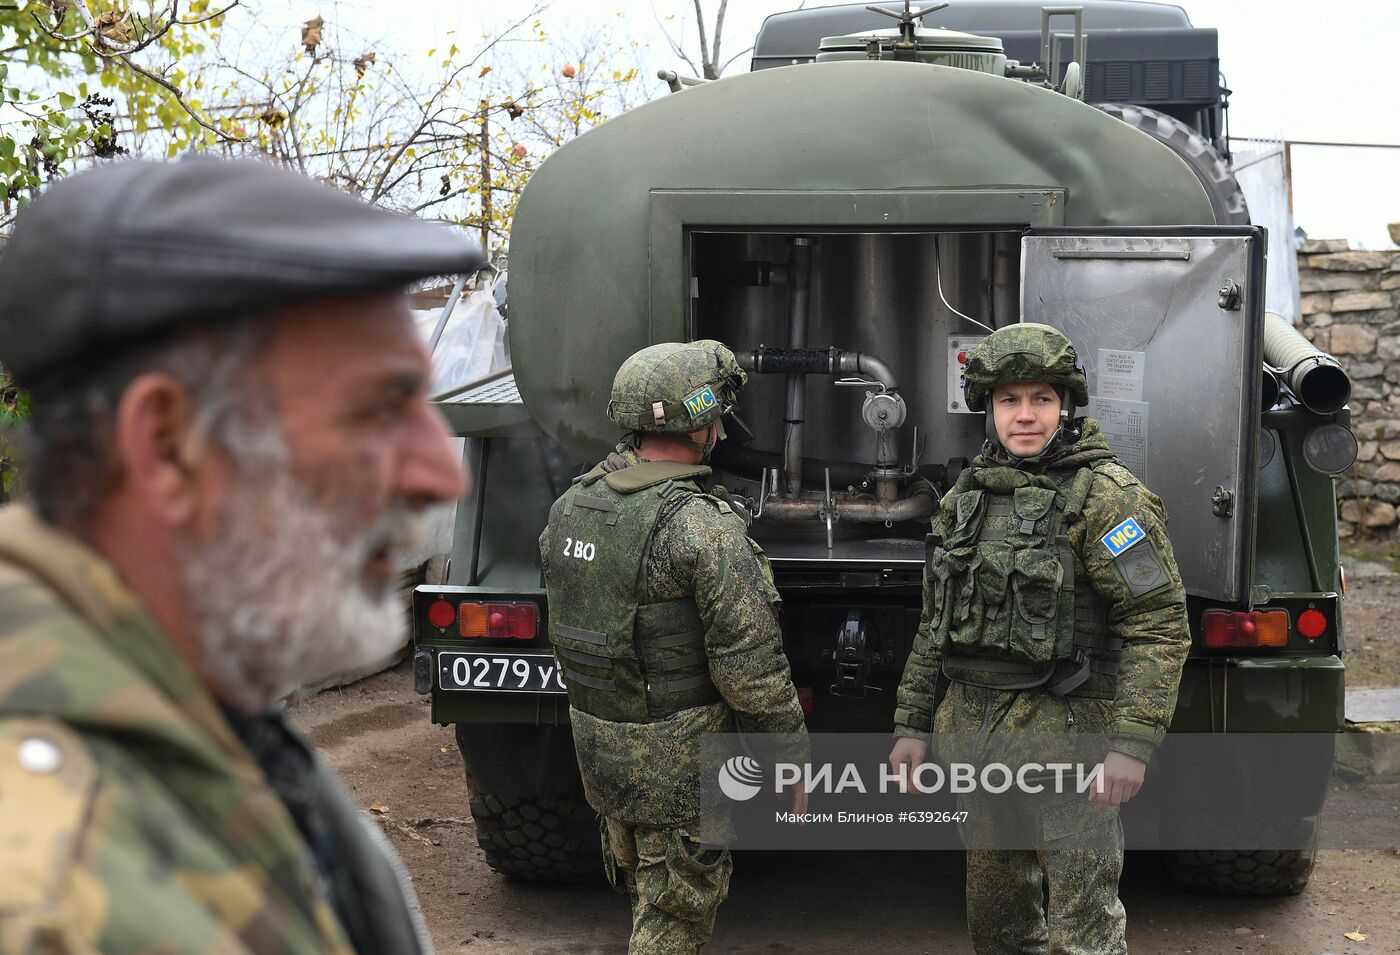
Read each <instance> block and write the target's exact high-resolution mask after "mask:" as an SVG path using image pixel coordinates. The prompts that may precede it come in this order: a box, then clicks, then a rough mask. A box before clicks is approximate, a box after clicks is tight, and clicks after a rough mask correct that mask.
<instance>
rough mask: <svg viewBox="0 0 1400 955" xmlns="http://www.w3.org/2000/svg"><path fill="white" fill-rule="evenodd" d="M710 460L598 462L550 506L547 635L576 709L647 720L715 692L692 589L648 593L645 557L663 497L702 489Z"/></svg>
mask: <svg viewBox="0 0 1400 955" xmlns="http://www.w3.org/2000/svg"><path fill="white" fill-rule="evenodd" d="M708 473H709V468H707V467H703V466H697V465H681V464H674V463H671V462H645V463H643V464H639V465H634V466H632V467H629V468H623V469H621V470H617V471H613V472H611V473H609V472H607V471H605V470H604V468H603V466H602V465H600V466H599V467H597V468H594V469H593V470H592V471H590V472H589V473H588V474H586V475H584V477H583V478H582V479H580V480H579V482H578V483H577V484H575V485H574V486H573V487H571V488H570V489H569V490H568V491H566V492H565V493H564V495H563V497H561V498H560V499H559V500H558V501H556V502H555V503H554V506H553V508H552V509H551V510H550V515H549V524H550V529H551V530H550V541H551V546H553V547H554V553H552V554H550V555H549V568H550V572H549V579H548V581H547V587H548V600H549V618H550V619H549V638H550V641H551V642H552V643H553V644H554V652H555V655H556V656H557V657H558V659H559V665H560V669H561V671H562V673H563V677H564V685H565V687H566V688H567V689H568V693H569V703H570V705H571V706H573V707H574V708H575V709H577V710H579V711H581V712H583V713H587V714H589V715H591V716H595V717H599V718H600V719H604V720H610V721H613V722H618V723H651V722H656V721H659V720H664V719H666V718H668V717H671V716H673V715H675V714H676V713H679V712H680V711H682V710H686V709H690V708H692V707H697V706H704V705H705V704H708V703H713V702H715V701H717V700H718V699H719V693H718V691H716V689H715V687H714V684H713V683H712V682H711V681H710V676H709V664H708V661H707V660H706V657H705V645H704V624H703V623H702V621H701V619H700V613H699V610H698V608H697V607H696V605H695V600H694V599H693V598H691V597H682V598H680V599H677V600H667V601H661V602H656V603H651V602H648V600H647V580H646V565H647V557H648V554H649V553H650V550H651V542H652V538H653V536H654V535H655V533H656V524H657V519H658V518H659V517H660V515H661V510H662V506H663V505H665V504H666V503H667V502H668V501H672V499H673V498H674V497H675V496H676V495H686V496H689V495H692V494H698V493H700V489H699V487H698V486H697V485H696V484H695V483H694V479H695V478H696V477H699V476H702V475H704V474H708Z"/></svg>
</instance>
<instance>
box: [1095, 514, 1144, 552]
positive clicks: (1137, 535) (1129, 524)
mask: <svg viewBox="0 0 1400 955" xmlns="http://www.w3.org/2000/svg"><path fill="white" fill-rule="evenodd" d="M1145 537H1147V532H1146V531H1145V530H1143V529H1142V525H1141V524H1139V523H1138V522H1137V521H1136V520H1135V519H1134V518H1131V517H1130V518H1128V519H1127V520H1126V521H1124V522H1123V523H1121V524H1119V525H1118V526H1117V527H1115V528H1114V529H1113V530H1111V531H1109V532H1108V533H1107V534H1105V535H1103V536H1102V537H1100V538H1099V543H1101V544H1103V546H1104V547H1106V548H1108V553H1109V555H1110V556H1112V557H1117V556H1118V555H1119V554H1121V553H1123V551H1125V550H1127V549H1128V548H1129V547H1132V546H1133V545H1134V544H1136V543H1137V542H1138V541H1140V540H1143V539H1144V538H1145Z"/></svg>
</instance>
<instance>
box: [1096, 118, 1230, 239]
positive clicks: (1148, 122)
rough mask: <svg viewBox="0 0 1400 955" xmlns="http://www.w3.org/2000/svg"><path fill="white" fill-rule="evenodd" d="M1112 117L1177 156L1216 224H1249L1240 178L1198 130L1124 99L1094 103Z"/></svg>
mask: <svg viewBox="0 0 1400 955" xmlns="http://www.w3.org/2000/svg"><path fill="white" fill-rule="evenodd" d="M1093 105H1094V106H1095V107H1096V108H1098V109H1101V110H1103V111H1104V112H1105V113H1107V114H1108V115H1110V116H1112V117H1114V118H1115V119H1119V120H1122V121H1123V122H1125V123H1127V124H1128V125H1129V126H1133V127H1136V128H1137V129H1140V130H1142V132H1144V133H1146V134H1147V135H1149V136H1151V137H1152V138H1153V139H1155V140H1157V141H1158V142H1159V143H1161V144H1162V145H1164V146H1166V147H1167V148H1168V149H1170V150H1171V151H1172V152H1174V153H1176V154H1177V155H1178V156H1180V157H1181V158H1182V159H1183V160H1184V161H1185V162H1186V165H1188V166H1190V167H1191V171H1192V172H1194V173H1195V174H1196V178H1197V179H1199V180H1200V181H1201V185H1202V186H1203V187H1205V190H1206V195H1207V196H1209V197H1210V207H1211V209H1212V210H1214V212H1215V224H1216V225H1249V206H1248V205H1246V203H1245V201H1244V192H1243V191H1242V190H1241V189H1240V184H1239V180H1237V179H1236V178H1235V174H1234V172H1232V171H1231V169H1230V166H1229V164H1228V163H1227V162H1225V160H1224V159H1222V158H1220V154H1219V153H1217V152H1216V151H1215V147H1213V146H1211V144H1210V141H1209V140H1207V139H1206V138H1205V137H1204V136H1202V135H1201V134H1200V133H1198V132H1196V131H1195V130H1194V129H1192V128H1191V127H1190V126H1187V125H1186V124H1185V123H1183V122H1182V121H1181V120H1179V119H1177V118H1175V117H1174V116H1168V115H1167V114H1166V113H1159V112H1158V111H1157V110H1155V109H1148V108H1147V107H1145V106H1132V105H1129V104H1127V103H1095V104H1093Z"/></svg>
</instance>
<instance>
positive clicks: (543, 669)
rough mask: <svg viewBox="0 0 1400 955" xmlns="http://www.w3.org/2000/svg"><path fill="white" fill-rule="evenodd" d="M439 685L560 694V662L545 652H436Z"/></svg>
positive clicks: (491, 690)
mask: <svg viewBox="0 0 1400 955" xmlns="http://www.w3.org/2000/svg"><path fill="white" fill-rule="evenodd" d="M437 671H438V687H439V688H441V689H444V690H477V691H481V692H487V693H563V692H564V679H563V677H562V676H561V675H560V673H559V663H558V661H556V660H555V659H554V656H553V655H552V654H548V653H508V652H502V653H491V652H482V653H439V654H438V655H437Z"/></svg>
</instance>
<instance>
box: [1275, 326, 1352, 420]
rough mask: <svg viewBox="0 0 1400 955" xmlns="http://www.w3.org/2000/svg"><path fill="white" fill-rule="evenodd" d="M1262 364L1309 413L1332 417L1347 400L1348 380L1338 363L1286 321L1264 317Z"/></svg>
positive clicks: (1349, 393)
mask: <svg viewBox="0 0 1400 955" xmlns="http://www.w3.org/2000/svg"><path fill="white" fill-rule="evenodd" d="M1264 361H1265V362H1267V363H1268V364H1269V365H1272V366H1273V367H1274V368H1277V369H1278V370H1279V375H1280V376H1281V377H1282V378H1283V381H1284V383H1285V384H1286V385H1288V387H1289V389H1290V390H1291V391H1292V392H1293V394H1294V395H1296V396H1297V398H1298V400H1299V401H1301V402H1302V403H1303V406H1304V407H1305V408H1307V409H1308V410H1309V411H1313V412H1316V413H1317V414H1332V413H1333V412H1335V411H1340V410H1341V409H1342V407H1343V406H1344V405H1346V403H1347V399H1348V398H1350V397H1351V378H1350V377H1349V376H1348V375H1347V373H1346V371H1344V370H1343V369H1342V365H1341V362H1339V361H1337V359H1335V358H1333V357H1332V356H1331V355H1329V354H1327V353H1326V352H1324V351H1323V350H1322V349H1320V348H1318V347H1317V346H1316V345H1314V344H1313V343H1312V342H1310V341H1308V340H1307V339H1306V338H1304V337H1303V335H1302V334H1301V333H1300V332H1299V331H1298V330H1297V329H1296V328H1294V327H1293V326H1292V325H1290V324H1289V323H1288V321H1287V319H1285V318H1283V317H1282V316H1280V315H1275V314H1274V313H1273V312H1265V313H1264Z"/></svg>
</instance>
